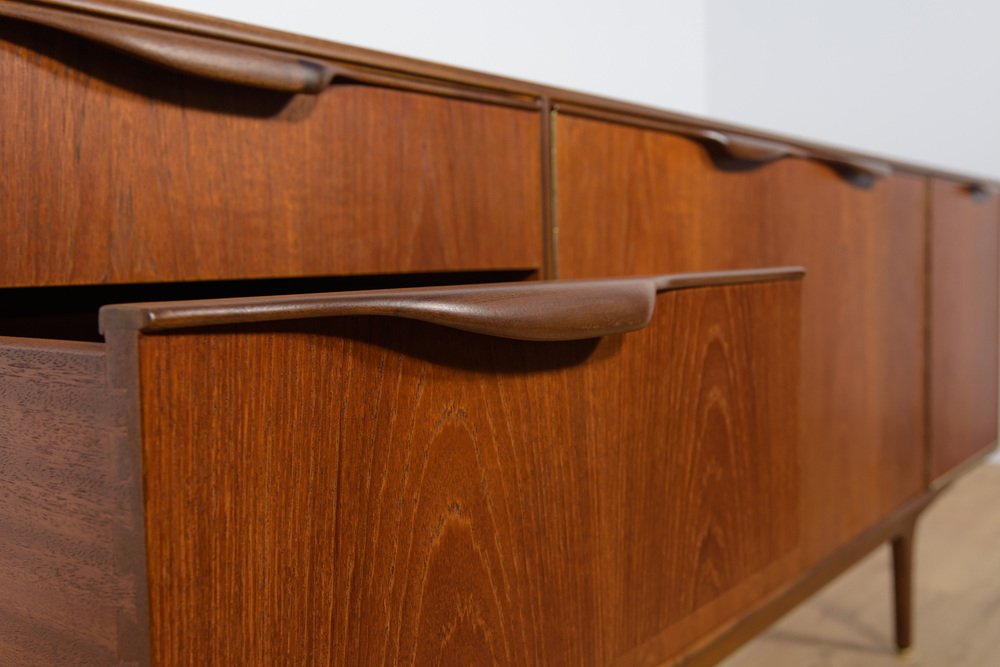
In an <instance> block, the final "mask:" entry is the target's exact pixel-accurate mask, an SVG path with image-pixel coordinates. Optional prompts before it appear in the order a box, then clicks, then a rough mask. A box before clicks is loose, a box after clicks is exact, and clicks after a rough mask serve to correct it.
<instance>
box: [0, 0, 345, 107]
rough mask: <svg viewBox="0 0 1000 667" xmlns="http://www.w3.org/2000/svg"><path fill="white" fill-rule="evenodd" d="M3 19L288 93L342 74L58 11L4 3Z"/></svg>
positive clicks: (284, 57)
mask: <svg viewBox="0 0 1000 667" xmlns="http://www.w3.org/2000/svg"><path fill="white" fill-rule="evenodd" d="M0 16H6V17H8V18H13V19H18V20H22V21H28V22H31V23H37V24H39V25H44V26H47V27H49V28H55V29H57V30H61V31H63V32H67V33H70V34H73V35H77V36H79V37H83V38H85V39H88V40H90V41H93V42H97V43H99V44H104V45H106V46H110V47H112V48H115V49H118V50H119V51H123V52H125V53H128V54H130V55H133V56H136V57H138V58H141V59H143V60H147V61H149V62H152V63H156V64H158V65H162V66H165V67H169V68H171V69H175V70H178V71H180V72H184V73H187V74H193V75H195V76H201V77H205V78H209V79H215V80H217V81H224V82H227V83H234V84H238V85H243V86H252V87H254V88H264V89H267V90H277V91H283V92H288V93H318V92H320V91H321V90H323V89H324V88H325V87H327V86H328V85H330V83H331V82H332V81H333V79H334V77H335V76H338V75H347V76H349V74H348V73H346V72H345V71H344V70H342V69H340V68H337V67H334V66H333V65H331V64H329V63H324V62H322V61H319V60H315V59H309V58H303V57H300V56H297V55H294V54H289V53H283V52H281V51H273V50H270V49H262V48H258V47H254V46H247V45H243V44H236V43H233V42H226V41H222V40H218V39H211V38H208V37H199V36H197V35H190V34H185V33H181V32H174V31H170V30H163V29H159V28H152V27H148V26H143V25H139V24H131V23H125V22H122V21H113V20H109V19H102V18H98V17H96V16H91V15H87V14H80V13H70V12H66V11H60V10H58V9H50V8H47V7H39V6H37V5H22V4H16V3H10V2H0Z"/></svg>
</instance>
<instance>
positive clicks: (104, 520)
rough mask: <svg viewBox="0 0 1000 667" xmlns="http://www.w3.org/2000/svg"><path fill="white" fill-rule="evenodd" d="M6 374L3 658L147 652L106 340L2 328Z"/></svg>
mask: <svg viewBox="0 0 1000 667" xmlns="http://www.w3.org/2000/svg"><path fill="white" fill-rule="evenodd" d="M0 378H2V382H0V581H2V582H3V583H2V591H3V593H2V595H0V662H2V663H3V664H5V665H19V666H24V667H27V666H29V665H39V666H41V665H45V666H50V665H113V664H138V663H140V662H141V663H144V662H145V659H146V656H145V655H144V651H145V649H146V648H147V647H146V646H145V641H144V638H145V637H146V633H147V629H146V623H147V619H146V617H145V609H141V610H140V609H138V608H137V604H136V599H137V597H136V590H137V588H138V587H140V586H144V585H145V581H144V580H143V579H142V578H137V577H136V576H134V575H135V573H134V572H128V571H126V569H127V568H126V567H125V565H126V564H125V563H123V560H124V559H126V558H127V556H126V554H127V551H128V550H127V549H120V548H119V547H120V546H121V542H120V540H121V539H123V538H127V537H129V533H128V532H127V530H128V528H129V526H130V524H131V520H130V516H131V514H130V512H129V511H128V509H127V504H126V502H125V493H123V489H124V488H126V487H128V486H129V483H130V479H133V478H130V477H129V476H127V475H124V474H123V470H122V467H121V457H120V453H119V451H118V445H119V440H118V439H117V437H118V436H119V435H121V434H122V432H123V430H124V428H125V427H124V421H123V415H122V413H121V410H120V406H121V402H120V401H116V400H114V399H113V398H112V396H111V395H110V394H109V391H108V389H107V382H106V369H105V354H104V346H102V345H98V344H93V343H65V342H52V341H35V340H26V339H14V338H0ZM131 526H132V527H134V524H131ZM131 535H132V536H133V537H138V538H139V539H141V537H139V536H138V535H137V534H136V533H132V534H131Z"/></svg>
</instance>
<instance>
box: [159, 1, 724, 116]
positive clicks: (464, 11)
mask: <svg viewBox="0 0 1000 667" xmlns="http://www.w3.org/2000/svg"><path fill="white" fill-rule="evenodd" d="M157 4H161V5H168V6H171V7H176V8H178V9H186V10H189V11H195V12H200V13H203V14H211V15H214V16H220V17H223V18H229V19H233V20H237V21H242V22H245V23H253V24H257V25H263V26H267V27H270V28H277V29H280V30H286V31H289V32H295V33H299V34H303V35H310V36H313V37H321V38H324V39H329V40H333V41H337V42H343V43H345V44H352V45H355V46H364V47H368V48H372V49H378V50H381V51H387V52H390V53H396V54H400V55H406V56H413V57H415V58H421V59H423V60H432V61H437V62H442V63H447V64H449V65H458V66H460V67H466V68H470V69H474V70H478V71H482V72H490V73H493V74H501V75H505V76H511V77H514V78H518V79H524V80H528V81H535V82H538V83H546V84H555V85H558V86H560V87H563V88H571V89H576V90H581V91H585V92H589V93H595V94H599V95H605V96H609V97H618V98H622V99H627V100H633V101H637V102H642V103H645V104H650V105H654V106H659V107H665V108H670V109H676V110H678V111H687V112H690V113H695V114H703V113H704V112H705V110H706V107H705V102H706V91H705V86H706V78H705V0H659V1H657V0H614V1H613V2H609V1H607V0H502V1H501V0H491V1H490V2H476V1H475V0H410V1H409V2H406V1H404V0H353V1H350V2H347V1H343V0H342V1H341V2H337V3H332V2H320V1H319V0H277V1H275V0H268V1H266V2H261V1H260V0H246V1H243V0H159V1H158V2H157Z"/></svg>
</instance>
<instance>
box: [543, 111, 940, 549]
mask: <svg viewBox="0 0 1000 667" xmlns="http://www.w3.org/2000/svg"><path fill="white" fill-rule="evenodd" d="M555 129H556V147H557V152H556V192H557V201H556V215H557V225H558V232H559V237H558V256H559V266H558V268H559V275H560V276H561V277H563V278H578V277H583V276H595V275H620V274H643V273H653V272H660V271H704V270H716V269H723V268H739V267H750V266H761V265H764V266H766V265H781V264H795V265H799V266H803V267H805V269H806V273H807V278H806V279H805V281H804V283H803V293H802V316H803V317H802V322H803V328H802V389H801V390H802V404H801V431H800V437H801V441H802V443H803V452H802V466H801V469H802V494H803V514H802V518H803V521H804V523H803V529H802V530H803V536H804V545H803V546H804V552H803V557H804V563H810V562H815V561H816V560H817V559H818V558H820V557H822V556H823V555H825V554H827V553H829V552H830V551H831V550H832V549H833V548H835V547H836V546H838V545H840V544H842V543H844V542H845V541H847V540H849V539H851V538H853V537H854V536H855V535H857V534H858V533H860V532H861V531H862V530H863V529H864V528H866V527H868V526H870V525H872V524H873V523H874V522H876V521H878V520H879V519H880V518H882V517H884V516H886V515H887V514H888V513H889V512H891V511H892V510H893V509H895V508H897V507H899V506H900V505H901V504H902V503H903V502H904V501H906V500H907V499H908V498H910V497H912V496H913V495H914V494H916V493H917V492H918V491H919V490H920V489H921V488H922V485H923V483H924V453H923V449H922V448H923V441H924V427H923V423H924V419H923V414H924V413H923V409H924V366H925V364H924V348H925V344H924V326H923V323H924V293H925V292H924V282H925V278H924V236H925V232H924V222H923V211H924V201H925V199H924V197H925V182H924V180H923V179H920V178H915V177H910V176H892V177H889V178H884V179H880V180H878V181H877V182H876V184H875V185H874V186H873V187H871V188H869V189H864V188H859V187H856V186H854V185H851V184H849V183H848V182H846V181H845V180H844V179H843V178H841V177H840V176H838V174H837V173H835V171H834V170H832V169H830V168H829V167H827V166H825V165H822V164H819V163H816V162H813V161H809V160H804V159H795V158H787V159H782V160H778V161H776V162H773V163H771V164H766V165H763V166H760V167H759V168H756V169H753V170H749V171H726V170H723V169H720V168H719V167H717V166H716V164H715V163H714V162H713V161H712V159H710V156H709V154H708V152H707V151H706V150H705V149H704V148H703V147H702V145H700V144H698V143H695V142H693V141H691V140H689V139H687V138H683V137H680V136H676V135H673V134H669V133H667V132H662V131H657V130H652V129H640V128H636V127H631V126H625V125H621V124H616V123H612V122H606V121H602V120H593V119H586V118H580V117H575V116H571V115H566V114H559V115H558V116H557V118H556V121H555Z"/></svg>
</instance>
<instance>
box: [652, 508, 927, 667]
mask: <svg viewBox="0 0 1000 667" xmlns="http://www.w3.org/2000/svg"><path fill="white" fill-rule="evenodd" d="M940 492H941V489H934V490H930V491H926V492H923V493H922V494H921V495H919V496H917V497H916V498H914V499H912V500H910V501H909V502H908V503H906V504H905V505H903V506H902V507H901V508H899V509H898V510H896V511H895V512H893V513H892V514H891V515H889V516H888V517H886V518H885V519H883V520H882V521H880V522H879V523H878V524H877V525H876V526H874V527H872V528H869V529H868V530H866V531H864V532H863V533H861V534H860V535H858V536H857V537H856V538H854V539H853V540H852V541H851V542H849V543H848V544H846V545H845V546H843V547H841V548H840V549H838V550H836V551H835V552H833V554H831V555H830V556H828V557H827V558H825V559H823V560H822V561H820V562H819V563H817V564H816V565H814V566H813V567H812V568H810V569H809V570H808V571H807V572H806V573H805V574H804V575H802V576H801V577H800V578H799V579H797V580H796V581H795V582H794V583H793V584H791V585H790V586H788V587H786V588H783V589H781V590H780V591H778V592H777V593H776V594H774V595H772V596H771V597H770V598H768V599H767V600H766V601H764V602H763V603H762V604H761V605H760V606H758V607H757V608H756V609H755V610H754V611H753V612H751V613H750V614H747V615H744V616H742V617H740V618H739V619H737V620H735V621H733V622H731V623H729V624H728V625H725V626H723V627H721V628H720V629H719V630H718V631H717V632H716V633H714V634H713V635H711V636H710V637H707V638H705V639H704V640H702V641H699V642H698V643H696V644H694V645H692V646H690V647H689V648H688V650H687V651H685V652H684V654H683V655H682V656H681V657H679V658H677V659H676V660H675V661H673V662H671V663H669V664H672V665H675V666H676V667H702V666H705V667H707V666H709V665H715V664H717V663H719V662H720V661H721V660H722V659H723V658H725V657H726V656H728V655H730V654H731V653H733V652H734V651H735V650H736V649H738V648H739V647H741V646H742V645H743V644H745V643H747V642H748V641H749V640H751V639H753V638H754V637H756V636H758V635H759V634H760V633H761V632H762V631H763V630H764V629H766V628H767V627H768V626H770V625H771V624H772V623H774V622H775V621H777V620H778V619H779V618H781V617H782V616H784V615H785V614H786V613H788V612H789V611H791V610H792V609H794V608H795V607H796V606H798V604H799V603H800V602H802V601H803V600H805V599H806V598H808V597H809V596H811V595H813V594H814V593H816V592H817V591H819V590H820V589H821V588H823V587H824V586H826V584H828V583H830V582H831V581H832V580H833V579H835V578H836V577H838V576H839V575H840V574H842V573H843V572H845V571H846V570H847V569H848V568H850V567H851V566H852V565H854V564H856V563H857V562H858V561H860V560H861V559H862V558H864V557H865V556H867V555H868V554H869V553H871V552H872V551H874V550H875V549H876V548H878V547H879V546H880V545H882V544H884V543H885V542H887V541H889V540H891V539H893V538H895V537H897V536H899V535H902V534H904V533H905V532H906V531H908V530H910V529H912V527H913V525H914V522H915V521H916V519H917V517H918V515H919V514H920V513H921V512H923V511H924V509H926V508H927V506H928V505H929V504H930V503H931V502H932V501H933V500H934V499H935V498H936V497H937V496H938V495H939V493H940Z"/></svg>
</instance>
